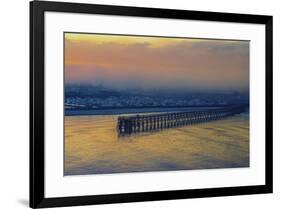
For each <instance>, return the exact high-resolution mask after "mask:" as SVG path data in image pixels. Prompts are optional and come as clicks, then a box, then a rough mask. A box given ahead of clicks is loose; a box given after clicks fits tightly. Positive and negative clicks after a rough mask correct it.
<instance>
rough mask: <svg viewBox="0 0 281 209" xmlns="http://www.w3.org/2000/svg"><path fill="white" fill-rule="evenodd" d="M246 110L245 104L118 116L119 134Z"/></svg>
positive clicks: (210, 119) (212, 118) (214, 118)
mask: <svg viewBox="0 0 281 209" xmlns="http://www.w3.org/2000/svg"><path fill="white" fill-rule="evenodd" d="M244 111H245V106H231V107H224V108H217V109H210V110H202V111H195V112H169V113H159V114H151V115H148V114H146V115H145V114H143V115H140V114H137V115H133V116H120V117H118V123H117V131H118V133H119V136H125V135H131V134H135V133H141V132H151V131H159V130H163V129H168V128H173V127H181V126H186V125H192V124H197V123H202V122H208V121H213V120H219V119H222V118H226V117H229V116H232V115H235V114H239V113H241V112H244Z"/></svg>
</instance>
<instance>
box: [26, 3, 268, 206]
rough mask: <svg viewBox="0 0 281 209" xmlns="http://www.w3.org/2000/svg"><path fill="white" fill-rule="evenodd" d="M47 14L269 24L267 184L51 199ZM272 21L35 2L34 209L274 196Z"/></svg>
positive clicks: (32, 71)
mask: <svg viewBox="0 0 281 209" xmlns="http://www.w3.org/2000/svg"><path fill="white" fill-rule="evenodd" d="M46 11H54V12H72V13H87V14H103V15H120V16H137V17H149V18H153V17H157V18H170V19H187V20H204V21H221V22H237V23H252V24H264V25H265V33H266V34H265V37H266V40H265V42H266V48H265V50H266V53H265V54H266V55H265V60H266V64H265V68H266V78H265V79H266V110H265V111H266V135H265V140H266V146H265V153H266V169H265V170H266V172H265V176H266V179H265V185H255V186H240V187H224V188H209V189H191V190H176V191H174V190H173V191H157V192H142V193H126V194H108V195H90V196H73V197H56V198H46V197H45V193H44V188H45V185H44V172H45V167H44V118H45V113H44V103H45V101H44V47H45V46H44V12H46ZM272 22H273V17H272V16H264V15H250V14H232V13H217V12H201V11H186V10H172V9H158V8H141V7H125V6H108V5H94V4H80V3H62V2H46V1H33V2H30V207H32V208H44V207H59V206H78V205H90V204H107V203H123V202H139V201H155V200H171V199H182V198H201V197H214V196H232V195H246V194H261V193H272V192H273V154H272V152H273V125H272V123H273V105H272V101H273V98H272V97H273V93H272V92H273V89H272V88H273V84H272V71H273V69H272V67H273V66H272V63H273V60H272V57H273V56H272V46H273V35H272V31H273V28H272Z"/></svg>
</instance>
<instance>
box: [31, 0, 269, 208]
mask: <svg viewBox="0 0 281 209" xmlns="http://www.w3.org/2000/svg"><path fill="white" fill-rule="evenodd" d="M272 45H273V44H272V16H264V15H251V14H232V13H215V12H201V11H186V10H170V9H158V8H140V7H124V6H108V5H93V4H78V3H61V2H45V1H42V2H41V1H34V2H31V3H30V207H32V208H42V207H59V206H75V205H88V204H106V203H121V202H138V201H154V200H170V199H180V198H198V197H214V196H224V195H245V194H259V193H271V192H272V191H273V188H272V187H273V186H272V185H273V176H272V156H273V155H272V148H273V145H272V115H273V112H272Z"/></svg>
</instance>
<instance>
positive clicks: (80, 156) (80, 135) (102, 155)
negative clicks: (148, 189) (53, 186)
mask: <svg viewBox="0 0 281 209" xmlns="http://www.w3.org/2000/svg"><path fill="white" fill-rule="evenodd" d="M117 118H118V115H83V116H77V115H76V116H65V141H64V143H65V153H64V154H65V162H64V165H65V166H64V167H65V168H64V174H65V175H82V174H105V173H123V172H146V171H171V170H189V169H212V168H237V167H248V166H249V115H248V113H243V114H240V115H236V116H233V117H229V118H226V119H223V120H219V121H212V122H208V123H204V124H196V125H192V126H184V127H177V128H172V129H166V130H163V131H160V132H153V133H142V134H139V135H134V136H130V137H125V138H118V134H117V131H116V122H117Z"/></svg>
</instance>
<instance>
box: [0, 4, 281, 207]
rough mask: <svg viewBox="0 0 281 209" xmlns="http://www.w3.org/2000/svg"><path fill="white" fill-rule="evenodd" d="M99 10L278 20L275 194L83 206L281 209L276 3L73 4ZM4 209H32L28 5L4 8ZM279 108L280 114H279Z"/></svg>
mask: <svg viewBox="0 0 281 209" xmlns="http://www.w3.org/2000/svg"><path fill="white" fill-rule="evenodd" d="M72 1H73V2H87V3H99V4H118V5H128V6H144V7H162V8H174V9H187V10H202V11H217V12H234V13H252V14H266V15H273V16H274V194H266V195H248V196H236V197H216V198H204V199H188V200H173V201H158V202H145V203H125V204H114V205H100V206H84V207H77V208H96V209H113V208H114V209H118V208H120V209H121V208H122V209H129V208H134V209H150V208H159V209H164V208H179V209H180V208H192V209H193V208H196V209H197V208H198V209H199V208H217V209H219V208H228V209H232V208H233V209H234V208H235V209H236V208H255V209H259V208H270V209H271V208H280V206H279V207H278V206H277V205H281V195H280V194H281V163H280V162H279V160H280V158H281V128H280V125H281V114H280V112H281V108H280V107H281V94H280V89H281V58H280V56H281V38H280V37H281V3H280V1H277V0H263V1H261V0H235V1H234V0H231V1H225V0H212V1H204V0H190V1H187V0H185V1H183V0H158V1H157V0H142V1H138V0H118V1H114V0H72ZM0 24H1V27H0V123H1V124H0V142H1V144H0V168H1V171H0V208H5V209H6V208H7V209H9V208H13V209H17V208H27V207H28V185H29V182H28V175H29V174H28V166H29V165H28V146H29V145H28V143H29V133H28V128H29V125H28V123H29V119H28V117H29V111H28V109H29V3H28V1H26V0H13V1H9V0H6V1H2V2H1V6H0ZM277 107H279V108H277Z"/></svg>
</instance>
